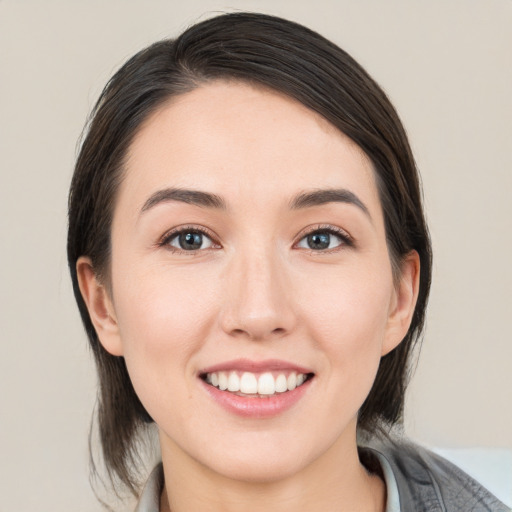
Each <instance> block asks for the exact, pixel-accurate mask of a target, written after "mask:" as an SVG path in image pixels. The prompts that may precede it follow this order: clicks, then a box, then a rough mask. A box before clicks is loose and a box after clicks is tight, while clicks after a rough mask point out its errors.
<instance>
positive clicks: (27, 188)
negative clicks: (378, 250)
mask: <svg viewBox="0 0 512 512" xmlns="http://www.w3.org/2000/svg"><path fill="white" fill-rule="evenodd" d="M233 9H240V10H257V11H264V12H269V13H273V14H278V15H282V16H285V17H288V18H291V19H294V20H296V21H299V22H302V23H304V24H306V25H308V26H310V27H311V28H313V29H316V30H318V31H319V32H320V33H322V34H323V35H325V36H327V37H329V38H331V39H332V40H333V41H335V42H336V43H338V44H339V45H340V46H342V47H343V48H344V49H346V50H348V51H349V52H350V53H351V54H352V55H353V56H354V57H355V58H356V59H357V60H359V61H360V62H361V63H362V64H363V65H364V66H365V67H366V68H367V69H368V71H369V72H370V73H371V74H372V75H373V76H374V77H375V78H376V79H377V81H378V82H379V83H380V84H381V85H382V86H383V87H384V89H385V90H386V91H387V92H388V93H389V95H390V97H391V99H392V100H393V102H394V103H395V105H396V107H397V108H398V110H399V112H400V114H401V116H402V118H403V120H404V123H405V125H406V128H407V129H408V132H409V134H410V138H411V142H412V145H413V149H414V150H415V154H416V158H417V161H418V163H419V166H420V168H421V172H422V175H423V180H424V188H425V195H426V205H427V213H428V219H429V222H430V226H431V231H432V238H433V243H434V251H435V266H434V284H433V289H432V298H431V303H430V310H429V315H428V326H427V332H426V339H425V343H424V346H423V350H422V353H421V360H420V363H419V366H418V369H417V372H416V375H415V377H414V380H413V382H412V385H411V388H410V393H409V399H408V403H407V419H406V427H407V431H408V433H409V434H410V435H411V436H412V437H413V438H415V439H417V440H419V441H421V442H424V443H426V444H428V445H430V446H438V447H441V448H443V447H444V448H446V447H448V448H458V447H484V448H489V449H491V448H506V449H512V371H511V370H512V337H511V334H510V330H511V327H510V320H511V318H512V302H511V299H510V294H511V291H512V271H511V265H510V263H511V261H512V235H511V229H512V207H511V199H510V193H511V190H512V177H511V176H512V171H511V170H512V156H511V155H512V151H511V140H512V129H511V122H512V100H511V92H510V91H511V90H512V29H511V27H512V1H510V0H480V1H470V0H435V1H429V2H416V1H412V0H401V1H398V0H394V1H379V0H373V1H370V0H366V1H365V0H358V1H356V0H352V1H349V0H338V1H334V0H333V1H328V0H315V1H306V0H302V1H298V0H294V1H292V0H290V1H270V0H261V1H258V0H246V1H231V2H222V1H208V0H202V1H195V2H194V1H189V2H173V1H163V0H161V1H157V0H153V1H142V0H139V1H135V0H132V1H130V0H116V1H113V0H110V1H92V0H90V1H85V0H83V1H69V0H67V1H64V0H61V1H50V0H48V1H42V0H41V1H35V0H0V178H1V184H0V226H1V251H0V278H1V281H0V283H1V285H0V286H1V288H0V301H1V302H0V321H1V324H0V336H1V349H2V355H1V357H0V386H1V394H0V400H1V401H0V511H11V510H16V511H17V512H23V511H32V510H52V511H55V512H59V511H65V510H66V511H67V510H73V511H92V510H98V509H99V506H98V504H97V503H96V501H95V498H94V496H93V494H92V492H91V490H90V488H89V484H88V476H87V473H88V468H87V459H88V454H87V451H88V448H87V431H88V427H89V421H90V416H91V411H92V408H93V404H94V397H95V376H94V369H93V363H92V359H91V357H90V355H89V354H88V350H87V348H86V339H85V335H84V334H83V332H82V327H81V324H80V320H79V316H78V312H77V311H76V308H75V305H74V299H73V298H72V293H71V287H70V283H69V278H68V274H67V268H66V258H65V237H66V195H67V188H68V185H69V181H70V177H71V172H72V167H73V161H74V158H75V155H76V142H77V139H78V137H79V134H80V131H81V129H82V126H83V124H84V121H85V118H86V115H87V113H88V112H89V110H90V108H91V107H92V104H93V102H94V101H95V99H96V98H97V96H98V94H99V92H100V90H101V88H102V86H103V85H104V83H105V82H106V80H107V79H108V77H109V76H110V75H111V74H112V72H113V71H114V70H115V69H116V68H117V67H118V66H119V65H120V64H121V63H122V62H123V61H124V60H125V59H126V58H128V57H129V56H131V55H132V54H133V53H134V52H136V51H137V50H139V49H140V48H142V47H143V46H145V45H147V44H149V43H151V42H153V41H155V40H157V39H159V38H162V37H166V36H172V35H175V34H176V33H178V32H179V31H181V30H182V29H184V28H185V27H187V26H188V25H189V24H191V23H193V22H195V21H197V20H198V19H201V18H202V17H204V16H208V15H211V14H212V13H214V12H217V11H226V10H233Z"/></svg>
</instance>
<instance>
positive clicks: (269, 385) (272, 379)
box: [205, 371, 307, 396]
mask: <svg viewBox="0 0 512 512" xmlns="http://www.w3.org/2000/svg"><path fill="white" fill-rule="evenodd" d="M274 375H275V374H272V373H271V372H265V373H262V374H261V375H259V376H256V375H255V374H254V373H251V372H244V373H242V376H241V377H240V376H239V373H237V372H236V371H231V372H229V373H228V372H212V373H207V374H206V377H205V380H206V382H208V384H211V385H212V386H215V387H216V388H219V389H220V390H221V391H226V390H227V391H231V392H232V393H237V392H240V393H243V394H245V395H266V396H269V395H275V394H276V393H284V392H286V391H293V390H294V389H295V388H296V387H298V386H301V385H302V384H304V382H305V381H306V378H307V376H306V375H305V374H304V373H296V372H291V373H290V374H289V375H288V377H287V376H286V375H285V374H284V373H279V374H277V376H274Z"/></svg>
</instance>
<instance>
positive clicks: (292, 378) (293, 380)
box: [287, 372, 297, 391]
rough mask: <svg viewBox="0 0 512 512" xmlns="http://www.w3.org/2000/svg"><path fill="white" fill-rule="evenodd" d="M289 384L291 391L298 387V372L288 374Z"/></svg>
mask: <svg viewBox="0 0 512 512" xmlns="http://www.w3.org/2000/svg"><path fill="white" fill-rule="evenodd" d="M287 385H288V389H289V390H290V391H292V390H293V389H295V388H296V387H297V374H296V373H295V372H292V373H290V375H288V380H287Z"/></svg>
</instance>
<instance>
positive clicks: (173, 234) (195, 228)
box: [157, 224, 220, 245]
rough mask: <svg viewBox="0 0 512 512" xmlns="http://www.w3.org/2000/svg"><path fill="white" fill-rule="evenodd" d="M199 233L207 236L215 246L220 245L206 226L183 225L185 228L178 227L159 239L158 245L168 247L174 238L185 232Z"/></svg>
mask: <svg viewBox="0 0 512 512" xmlns="http://www.w3.org/2000/svg"><path fill="white" fill-rule="evenodd" d="M187 231H189V232H198V233H201V234H203V235H206V236H207V237H208V238H210V239H211V241H212V242H213V244H214V245H220V243H219V241H218V237H217V236H216V235H215V233H213V232H212V231H211V230H210V229H208V228H205V227H204V226H198V225H194V224H191V225H183V226H176V227H174V228H171V229H169V230H168V231H166V232H165V233H164V234H163V235H162V236H161V237H160V238H159V239H158V242H157V244H158V245H166V244H168V243H169V241H170V240H172V239H173V238H174V237H176V236H178V235H179V234H180V233H183V232H187Z"/></svg>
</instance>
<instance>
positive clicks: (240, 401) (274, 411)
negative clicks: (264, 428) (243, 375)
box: [201, 379, 312, 418]
mask: <svg viewBox="0 0 512 512" xmlns="http://www.w3.org/2000/svg"><path fill="white" fill-rule="evenodd" d="M311 381H312V379H309V380H307V381H306V382H304V384H302V385H300V386H299V387H297V388H295V389H294V390H292V391H286V392H285V393H276V394H275V395H269V396H268V397H263V398H259V397H249V396H247V397H246V396H239V395H235V394H234V393H230V392H229V391H221V390H220V389H218V388H216V387H214V386H211V385H210V384H208V383H206V382H205V381H203V380H202V379H201V383H202V384H203V386H204V388H205V389H206V391H207V392H208V394H209V395H210V397H212V398H213V399H214V400H215V401H216V402H217V403H218V404H219V405H220V406H221V407H223V408H224V409H226V410H227V411H229V412H231V413H233V414H236V415H238V416H243V417H245V418H271V417H273V416H277V415H279V414H281V413H283V412H284V411H286V410H288V409H290V408H291V407H293V406H294V405H295V404H296V403H297V402H298V401H299V400H300V399H301V398H302V397H303V396H304V394H305V393H306V392H307V390H308V388H309V386H310V384H311Z"/></svg>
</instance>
